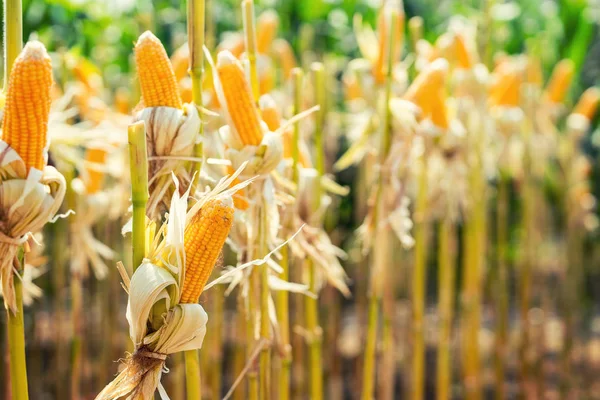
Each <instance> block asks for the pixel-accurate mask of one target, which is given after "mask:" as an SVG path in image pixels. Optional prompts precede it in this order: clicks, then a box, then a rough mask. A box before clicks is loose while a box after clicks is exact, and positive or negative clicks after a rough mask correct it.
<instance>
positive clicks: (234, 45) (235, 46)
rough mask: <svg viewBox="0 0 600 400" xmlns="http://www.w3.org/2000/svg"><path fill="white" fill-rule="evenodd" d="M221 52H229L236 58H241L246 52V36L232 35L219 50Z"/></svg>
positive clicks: (237, 33)
mask: <svg viewBox="0 0 600 400" xmlns="http://www.w3.org/2000/svg"><path fill="white" fill-rule="evenodd" d="M217 50H218V51H219V52H221V51H225V50H229V52H230V53H231V54H233V56H234V57H235V58H240V56H241V55H242V53H244V51H245V50H246V44H245V42H244V35H243V34H241V33H239V32H236V33H232V34H230V35H229V36H227V37H226V38H225V40H223V41H222V42H221V43H219V47H218V49H217Z"/></svg>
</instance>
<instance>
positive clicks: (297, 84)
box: [291, 68, 304, 184]
mask: <svg viewBox="0 0 600 400" xmlns="http://www.w3.org/2000/svg"><path fill="white" fill-rule="evenodd" d="M291 74H292V82H293V84H294V114H298V113H300V111H301V110H302V90H303V88H302V85H303V82H304V73H303V72H302V69H301V68H294V69H292V73H291ZM299 143H300V121H296V123H294V136H293V145H292V180H293V181H294V183H296V184H297V183H298V177H299V170H298V167H299V160H300V148H299Z"/></svg>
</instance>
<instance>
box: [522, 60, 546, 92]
mask: <svg viewBox="0 0 600 400" xmlns="http://www.w3.org/2000/svg"><path fill="white" fill-rule="evenodd" d="M526 80H527V83H530V84H532V85H535V86H536V87H541V86H542V85H543V84H544V73H543V72H542V64H541V62H540V59H539V58H537V57H528V58H527V76H526Z"/></svg>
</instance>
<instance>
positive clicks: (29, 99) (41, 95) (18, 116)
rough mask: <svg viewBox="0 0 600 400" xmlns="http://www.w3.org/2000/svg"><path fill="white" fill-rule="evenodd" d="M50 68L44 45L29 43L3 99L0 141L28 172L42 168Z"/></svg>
mask: <svg viewBox="0 0 600 400" xmlns="http://www.w3.org/2000/svg"><path fill="white" fill-rule="evenodd" d="M51 89H52V64H51V61H50V56H49V55H48V53H47V52H46V48H45V47H44V45H43V44H42V43H40V42H38V41H31V42H29V43H27V44H26V45H25V48H24V49H23V51H21V54H19V56H18V57H17V59H16V60H15V63H14V66H13V69H12V72H11V74H10V79H9V82H8V91H7V95H6V107H5V109H4V121H3V123H2V140H4V141H5V142H6V143H8V145H9V146H10V147H12V148H13V149H14V150H15V151H16V152H17V153H18V154H19V156H21V158H22V159H23V162H24V163H25V165H26V166H27V170H29V169H30V168H37V169H39V170H41V169H42V168H44V163H45V162H44V148H45V147H46V134H47V132H48V115H49V113H50V103H51V99H50V96H51Z"/></svg>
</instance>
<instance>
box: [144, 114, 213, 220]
mask: <svg viewBox="0 0 600 400" xmlns="http://www.w3.org/2000/svg"><path fill="white" fill-rule="evenodd" d="M135 120H136V121H142V120H143V121H144V122H145V123H146V143H147V151H148V176H149V189H150V197H149V199H148V207H147V213H148V216H149V217H150V218H152V219H155V220H157V219H160V216H161V215H162V214H163V213H164V211H166V210H167V209H168V204H169V203H168V201H169V198H170V193H169V192H168V189H169V187H171V178H170V175H171V173H174V174H175V175H176V176H177V178H178V179H179V181H180V182H181V190H182V191H185V190H186V189H187V187H188V186H189V184H190V181H191V178H192V174H190V172H189V165H190V162H189V159H190V158H192V157H193V156H194V146H195V145H196V143H197V141H198V140H199V139H200V136H199V134H198V133H199V131H200V124H201V123H202V122H201V120H200V116H199V115H198V110H197V109H196V107H195V106H194V105H192V104H185V105H184V107H183V109H182V110H180V109H177V108H172V107H148V108H144V109H143V110H141V111H140V112H139V113H138V114H137V115H136V117H135Z"/></svg>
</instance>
